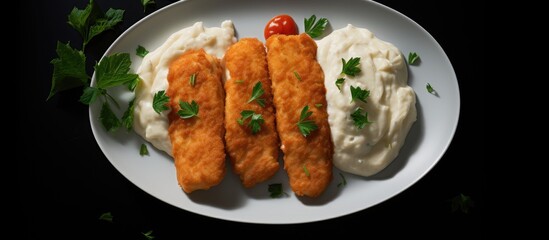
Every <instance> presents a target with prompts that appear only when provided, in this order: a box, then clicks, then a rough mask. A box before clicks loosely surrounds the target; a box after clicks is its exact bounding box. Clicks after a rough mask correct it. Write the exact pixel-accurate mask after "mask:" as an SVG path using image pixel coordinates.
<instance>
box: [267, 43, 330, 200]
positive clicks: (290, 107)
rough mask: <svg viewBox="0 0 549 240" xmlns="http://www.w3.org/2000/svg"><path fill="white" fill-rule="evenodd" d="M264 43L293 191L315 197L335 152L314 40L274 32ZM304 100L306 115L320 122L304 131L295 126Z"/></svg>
mask: <svg viewBox="0 0 549 240" xmlns="http://www.w3.org/2000/svg"><path fill="white" fill-rule="evenodd" d="M266 45H267V61H268V65H269V74H270V76H271V81H272V83H273V97H274V98H273V102H274V105H275V109H276V124H277V129H278V134H279V136H280V140H281V142H282V146H281V149H282V151H283V152H284V169H286V171H287V172H288V177H289V179H290V186H291V187H292V190H293V191H294V192H295V194H296V195H298V196H309V197H316V196H318V195H320V194H321V193H322V192H324V190H325V189H326V187H327V186H328V184H329V183H330V181H331V180H332V154H333V143H332V138H331V134H330V126H329V125H328V113H327V110H326V88H325V87H324V73H323V71H322V68H321V67H320V65H319V64H318V62H317V61H316V49H317V46H316V43H315V42H314V41H313V40H312V39H311V38H310V37H309V36H308V35H306V34H301V35H291V36H286V35H274V36H271V37H269V39H267V44H266ZM334 80H335V79H334ZM305 106H309V111H311V112H313V113H312V115H311V116H310V117H309V118H308V120H313V121H314V122H315V124H316V125H317V126H318V129H317V130H315V131H313V132H311V134H310V135H308V136H307V137H304V136H303V134H302V133H301V132H300V130H299V128H298V126H297V122H298V121H299V120H300V113H301V111H302V109H303V107H305Z"/></svg>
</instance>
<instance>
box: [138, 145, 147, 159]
mask: <svg viewBox="0 0 549 240" xmlns="http://www.w3.org/2000/svg"><path fill="white" fill-rule="evenodd" d="M139 155H141V156H145V155H149V149H148V148H147V145H146V144H144V143H141V147H140V148H139Z"/></svg>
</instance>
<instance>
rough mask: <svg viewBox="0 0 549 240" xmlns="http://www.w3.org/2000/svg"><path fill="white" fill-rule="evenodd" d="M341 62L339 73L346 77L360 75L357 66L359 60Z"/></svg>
mask: <svg viewBox="0 0 549 240" xmlns="http://www.w3.org/2000/svg"><path fill="white" fill-rule="evenodd" d="M341 62H342V63H343V67H342V69H341V73H342V74H345V75H348V76H355V75H356V74H358V73H360V71H361V70H360V68H359V67H358V65H359V64H360V58H359V57H356V58H353V57H352V58H351V59H349V61H348V62H347V61H345V59H343V58H342V59H341Z"/></svg>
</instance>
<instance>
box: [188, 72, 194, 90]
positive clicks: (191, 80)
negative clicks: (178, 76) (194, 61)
mask: <svg viewBox="0 0 549 240" xmlns="http://www.w3.org/2000/svg"><path fill="white" fill-rule="evenodd" d="M189 83H190V84H191V86H192V87H194V84H195V83H196V73H193V75H191V76H190V77H189Z"/></svg>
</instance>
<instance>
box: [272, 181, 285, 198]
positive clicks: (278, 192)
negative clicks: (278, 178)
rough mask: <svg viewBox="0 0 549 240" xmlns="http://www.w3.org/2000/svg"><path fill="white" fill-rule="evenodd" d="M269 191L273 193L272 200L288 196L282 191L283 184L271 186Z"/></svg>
mask: <svg viewBox="0 0 549 240" xmlns="http://www.w3.org/2000/svg"><path fill="white" fill-rule="evenodd" d="M267 190H269V193H271V194H270V196H271V198H281V197H283V196H284V195H286V196H288V194H287V193H286V192H284V190H283V189H282V184H281V183H273V184H269V188H268V189H267Z"/></svg>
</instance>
